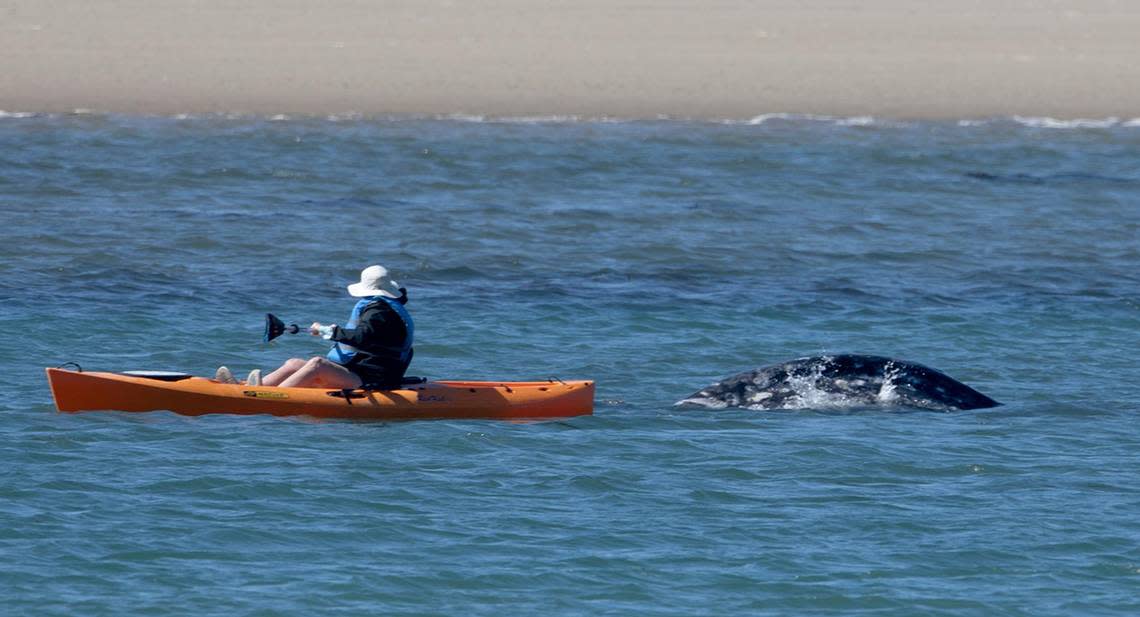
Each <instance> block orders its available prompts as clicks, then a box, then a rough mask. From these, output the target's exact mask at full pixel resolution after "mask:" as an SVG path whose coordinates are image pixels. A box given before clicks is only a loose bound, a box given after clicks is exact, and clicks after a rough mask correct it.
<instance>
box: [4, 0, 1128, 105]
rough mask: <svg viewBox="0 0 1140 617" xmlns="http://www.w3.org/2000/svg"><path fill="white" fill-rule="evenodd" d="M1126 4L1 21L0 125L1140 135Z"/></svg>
mask: <svg viewBox="0 0 1140 617" xmlns="http://www.w3.org/2000/svg"><path fill="white" fill-rule="evenodd" d="M1137 33H1140V2H1134V1H1132V0H1119V1H1114V0H1080V1H1077V0H1071V1H1066V0H990V1H985V0H945V1H933V0H863V1H855V0H850V1H838V0H822V1H815V2H797V1H793V0H755V1H753V2H744V1H740V0H710V1H708V2H698V1H688V2H679V1H676V0H660V1H654V0H577V1H574V2H570V1H558V0H474V1H461V0H454V1H452V0H444V1H433V0H426V1H422V2H421V1H413V0H404V1H387V0H385V1H367V0H323V1H321V2H312V1H307V0H306V1H302V0H278V1H270V0H248V1H245V2H232V1H229V0H197V1H189V0H184V1H178V2H175V1H170V0H4V1H3V2H0V109H2V110H7V111H53V112H65V111H71V110H74V109H76V108H87V109H93V110H98V111H111V112H126V113H159V114H174V113H196V112H197V113H201V112H251V113H267V114H275V113H313V114H326V113H343V112H360V113H364V114H388V113H393V114H402V113H411V114H473V115H493V116H503V115H506V116H512V115H578V116H588V117H597V116H614V117H654V116H657V115H669V116H678V117H704V118H709V117H711V118H749V117H753V116H756V115H760V114H765V113H776V112H795V113H811V114H828V115H843V116H855V115H874V116H881V117H898V118H962V117H988V116H999V115H1014V114H1020V115H1032V116H1051V117H1057V118H1077V117H1085V118H1103V117H1121V118H1135V117H1138V116H1140V35H1138V34H1137Z"/></svg>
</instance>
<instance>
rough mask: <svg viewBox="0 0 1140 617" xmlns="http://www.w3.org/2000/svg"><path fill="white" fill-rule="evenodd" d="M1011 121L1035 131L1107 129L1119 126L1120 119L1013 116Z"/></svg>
mask: <svg viewBox="0 0 1140 617" xmlns="http://www.w3.org/2000/svg"><path fill="white" fill-rule="evenodd" d="M1013 121H1014V122H1016V123H1018V124H1020V125H1022V126H1028V127H1032V128H1036V129H1107V128H1112V127H1114V126H1116V125H1118V124H1120V118H1102V119H1099V120H1098V119H1095V118H1074V119H1072V120H1059V119H1057V118H1049V117H1038V116H1014V117H1013Z"/></svg>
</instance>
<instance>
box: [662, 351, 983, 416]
mask: <svg viewBox="0 0 1140 617" xmlns="http://www.w3.org/2000/svg"><path fill="white" fill-rule="evenodd" d="M677 405H680V406H682V407H700V408H711V409H724V408H727V407H743V408H746V409H758V410H759V409H829V408H843V407H885V406H899V407H917V408H922V409H936V410H941V411H949V410H955V409H984V408H986V407H996V406H998V405H1001V403H999V402H997V401H995V400H994V399H992V398H990V397H988V396H986V395H985V394H982V393H981V392H978V391H977V390H975V389H973V388H971V387H970V386H967V385H966V384H964V383H962V382H960V381H958V380H956V379H954V378H952V377H950V376H948V375H946V374H945V373H942V372H940V371H937V370H934V369H932V368H930V367H927V366H923V365H921V364H916V363H914V362H907V361H906V360H898V359H895V358H887V357H883V356H864V355H856V354H842V355H835V356H811V357H807V358H797V359H795V360H789V361H787V362H781V363H779V364H772V365H770V366H764V367H760V368H758V369H756V370H753V371H748V372H745V373H740V374H739V375H734V376H732V377H729V378H727V379H725V380H723V381H720V382H717V383H715V384H712V385H711V386H709V387H707V388H704V389H703V390H700V391H699V392H695V393H693V394H692V395H690V396H689V397H687V398H685V399H684V400H681V401H679V402H677Z"/></svg>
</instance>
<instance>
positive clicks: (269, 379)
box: [261, 358, 307, 386]
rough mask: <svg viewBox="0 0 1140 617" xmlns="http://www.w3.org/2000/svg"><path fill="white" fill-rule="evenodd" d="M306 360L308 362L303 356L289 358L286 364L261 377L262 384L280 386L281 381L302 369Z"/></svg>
mask: <svg viewBox="0 0 1140 617" xmlns="http://www.w3.org/2000/svg"><path fill="white" fill-rule="evenodd" d="M306 362H307V360H302V359H301V358H289V359H288V360H286V361H285V364H282V365H281V368H279V369H277V370H276V371H273V372H272V373H270V374H268V375H266V376H265V377H262V378H261V385H263V386H279V385H281V382H283V381H285V380H286V379H288V378H289V376H290V375H292V374H293V373H296V372H297V371H299V370H301V367H303V366H305V363H306Z"/></svg>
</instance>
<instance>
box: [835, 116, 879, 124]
mask: <svg viewBox="0 0 1140 617" xmlns="http://www.w3.org/2000/svg"><path fill="white" fill-rule="evenodd" d="M835 124H836V125H837V126H871V125H872V124H876V120H875V119H874V118H872V117H871V116H853V117H851V118H841V119H839V120H836V121H835Z"/></svg>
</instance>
